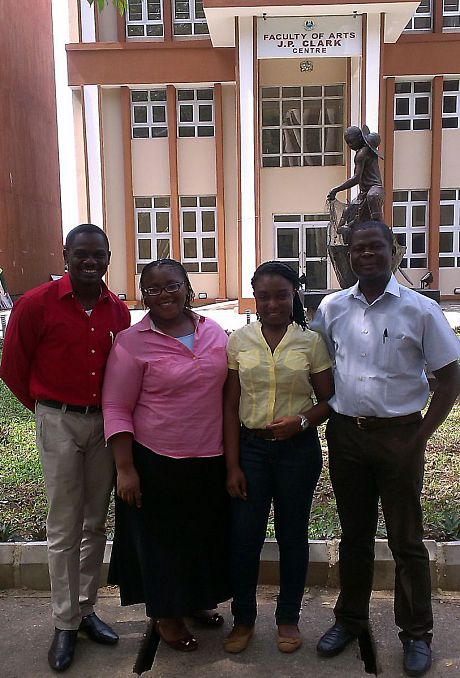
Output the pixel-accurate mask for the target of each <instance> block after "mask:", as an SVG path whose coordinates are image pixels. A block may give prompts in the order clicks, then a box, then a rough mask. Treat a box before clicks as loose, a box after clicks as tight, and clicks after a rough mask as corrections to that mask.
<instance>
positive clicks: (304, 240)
mask: <svg viewBox="0 0 460 678" xmlns="http://www.w3.org/2000/svg"><path fill="white" fill-rule="evenodd" d="M328 222H329V216H328V215H327V214H275V215H274V216H273V226H274V239H273V240H274V243H275V255H274V257H275V259H276V260H277V261H284V262H285V263H286V264H289V266H291V267H292V268H293V269H294V270H295V271H296V272H297V273H298V274H299V276H301V275H305V278H306V284H305V287H306V289H310V290H325V289H328V287H329V270H328V265H327V224H328Z"/></svg>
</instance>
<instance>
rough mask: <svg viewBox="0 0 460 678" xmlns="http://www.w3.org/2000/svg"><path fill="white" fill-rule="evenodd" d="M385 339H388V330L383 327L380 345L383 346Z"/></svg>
mask: <svg viewBox="0 0 460 678" xmlns="http://www.w3.org/2000/svg"><path fill="white" fill-rule="evenodd" d="M387 339H388V330H387V328H386V327H385V329H384V330H383V336H382V344H384V343H385V341H386V340H387Z"/></svg>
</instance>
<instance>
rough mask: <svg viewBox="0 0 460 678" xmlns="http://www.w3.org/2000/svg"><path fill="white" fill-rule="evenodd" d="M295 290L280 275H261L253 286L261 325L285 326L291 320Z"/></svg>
mask: <svg viewBox="0 0 460 678" xmlns="http://www.w3.org/2000/svg"><path fill="white" fill-rule="evenodd" d="M294 294H295V290H294V287H293V285H292V283H291V282H289V280H286V278H283V276H282V275H262V276H260V278H258V279H257V280H256V282H255V284H254V297H255V299H256V309H257V313H258V315H259V318H260V322H261V323H262V325H267V326H270V325H271V326H273V327H275V326H276V327H278V326H280V327H281V326H286V325H289V323H290V322H291V319H292V306H293V303H294Z"/></svg>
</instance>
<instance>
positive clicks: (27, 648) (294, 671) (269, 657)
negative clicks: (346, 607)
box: [0, 586, 460, 678]
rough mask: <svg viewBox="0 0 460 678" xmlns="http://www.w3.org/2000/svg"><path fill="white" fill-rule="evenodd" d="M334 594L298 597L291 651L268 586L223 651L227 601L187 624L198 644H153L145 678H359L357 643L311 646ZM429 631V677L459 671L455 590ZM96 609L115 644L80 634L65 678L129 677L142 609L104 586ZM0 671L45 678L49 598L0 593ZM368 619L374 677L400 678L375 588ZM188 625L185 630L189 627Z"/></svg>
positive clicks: (449, 677) (5, 675)
mask: <svg viewBox="0 0 460 678" xmlns="http://www.w3.org/2000/svg"><path fill="white" fill-rule="evenodd" d="M335 597H336V592H335V591H331V590H324V589H318V588H312V589H311V590H309V591H308V592H307V593H306V595H305V600H304V606H303V607H304V610H303V613H302V620H301V624H300V627H301V631H302V634H303V636H304V639H305V642H304V645H303V647H302V648H301V649H300V650H299V651H298V652H296V653H295V654H293V655H283V654H281V653H280V652H279V651H278V650H277V648H276V642H275V638H276V636H275V626H274V620H273V611H274V606H275V589H274V588H272V587H268V586H264V587H260V591H259V603H260V604H259V618H258V622H257V631H256V634H255V636H254V638H253V640H252V643H251V645H250V646H249V648H248V650H247V651H246V652H244V653H242V654H240V655H228V654H225V652H224V651H223V650H222V647H221V646H222V639H223V637H224V635H225V634H226V633H228V631H229V629H230V626H231V615H230V611H229V606H228V604H226V605H223V606H221V609H222V611H223V614H224V616H225V619H226V624H225V626H224V627H223V628H221V629H218V630H212V631H210V630H203V629H201V628H197V627H193V629H194V631H195V632H196V635H197V638H198V641H199V644H200V647H199V649H198V650H197V651H196V652H193V653H191V654H182V653H179V652H174V651H173V650H171V649H170V648H168V647H167V646H166V645H165V644H164V643H160V646H159V649H158V652H157V656H156V659H155V663H154V666H153V669H152V671H148V672H146V673H143V674H142V675H143V676H145V678H149V677H152V678H207V677H208V676H209V678H233V677H235V678H239V677H241V678H243V677H244V678H266V677H267V676H269V677H270V678H301V677H302V678H304V677H305V676H311V677H312V678H326V676H327V677H328V678H345V677H346V678H359V677H361V678H363V677H364V676H366V675H368V674H366V673H365V672H364V668H363V664H362V662H361V660H360V659H359V657H358V648H357V644H356V643H354V644H352V645H351V646H350V647H349V648H347V649H346V650H345V652H344V653H343V654H342V655H340V656H339V657H335V658H333V659H321V658H319V657H318V656H317V655H316V652H315V649H314V648H315V644H316V642H317V640H318V637H319V636H320V635H321V633H322V632H323V631H324V630H325V629H326V628H328V626H329V625H330V623H331V621H332V619H333V613H332V607H333V604H334V600H335ZM433 603H434V612H435V621H436V635H435V640H434V641H433V652H434V656H433V668H432V670H431V672H430V674H429V676H430V678H440V677H443V678H454V677H458V676H459V675H460V634H459V630H460V594H452V595H449V594H444V595H442V596H436V597H435V599H434V601H433ZM98 612H99V613H100V615H101V617H102V618H103V619H104V620H106V621H107V622H108V623H110V624H112V625H113V627H114V628H115V629H116V631H117V632H118V633H119V635H120V642H119V644H118V645H117V646H115V647H104V646H101V645H97V644H95V643H93V642H91V641H90V640H88V639H87V638H86V637H84V636H81V637H79V640H78V645H77V651H76V655H75V660H74V663H73V665H72V667H71V668H70V669H69V670H68V671H67V672H66V673H65V675H66V677H68V678H129V676H132V675H133V673H132V667H133V664H134V659H135V656H136V653H137V649H138V645H139V640H140V638H141V636H142V633H143V631H144V629H145V617H144V611H143V606H141V605H134V606H132V607H126V608H121V607H119V604H118V597H117V596H116V595H115V594H114V593H113V592H111V591H109V590H107V589H104V590H103V591H102V593H101V596H100V600H99V604H98ZM0 620H1V621H0V629H1V631H0V676H1V678H50V677H51V676H56V674H55V673H54V672H53V671H51V670H50V669H49V668H48V664H47V660H46V655H47V651H48V645H49V643H50V639H51V635H52V626H51V621H50V610H49V597H48V596H47V595H45V594H43V593H41V592H40V593H38V592H30V591H4V592H0ZM372 624H373V629H374V634H375V636H376V640H377V647H378V656H379V662H380V665H381V669H382V676H384V677H387V678H399V677H401V678H402V677H403V676H404V673H403V671H402V667H401V663H402V659H401V657H402V652H401V645H400V642H399V640H398V637H397V635H396V629H395V627H394V625H393V612H392V597H391V594H388V593H385V592H379V593H376V594H375V596H374V597H373V600H372ZM191 628H192V627H191Z"/></svg>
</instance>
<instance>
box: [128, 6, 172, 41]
mask: <svg viewBox="0 0 460 678" xmlns="http://www.w3.org/2000/svg"><path fill="white" fill-rule="evenodd" d="M151 1H152V0H139V4H140V6H141V14H142V18H141V19H139V20H132V19H130V18H129V16H130V2H132V0H128V6H127V8H126V21H125V24H126V39H127V40H145V39H148V40H164V34H165V28H164V8H163V2H164V0H153V2H156V4H158V5H159V8H160V19H149V18H148V5H149V3H150V2H151ZM167 1H168V0H166V2H167ZM141 26H142V27H143V34H142V35H130V34H129V33H130V28H134V27H141ZM150 26H160V27H161V34H159V35H148V29H149V27H150Z"/></svg>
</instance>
